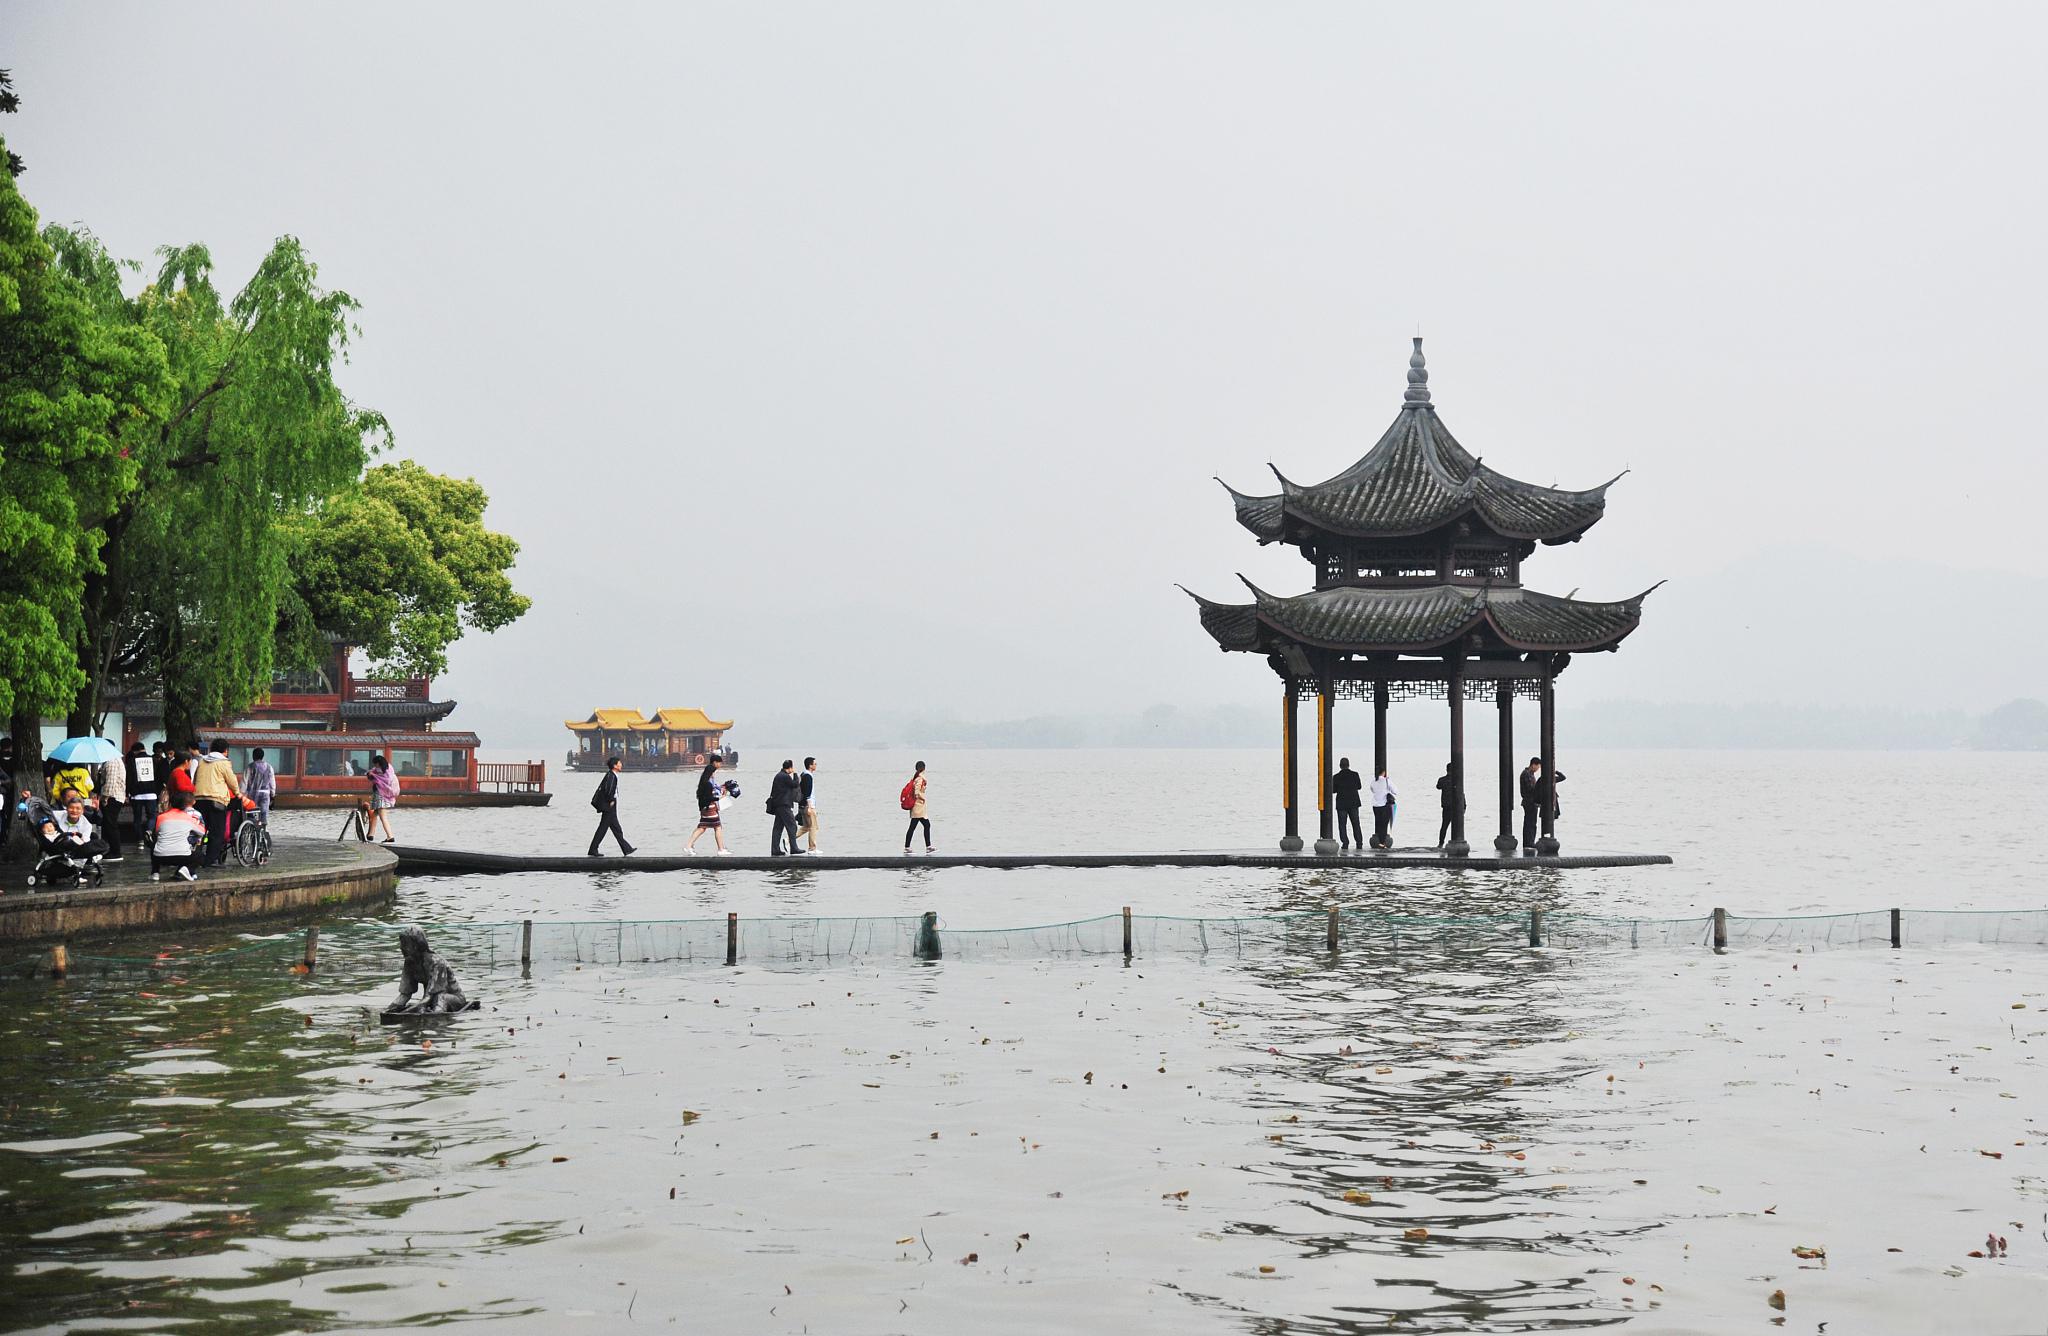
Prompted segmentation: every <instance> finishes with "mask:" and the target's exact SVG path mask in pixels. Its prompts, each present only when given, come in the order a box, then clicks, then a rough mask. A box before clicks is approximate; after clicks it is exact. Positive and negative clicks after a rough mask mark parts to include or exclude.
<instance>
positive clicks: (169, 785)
mask: <svg viewBox="0 0 2048 1336" xmlns="http://www.w3.org/2000/svg"><path fill="white" fill-rule="evenodd" d="M198 764H199V744H198V743H196V742H188V743H186V744H185V754H184V755H183V756H182V757H180V758H179V760H178V763H177V764H176V765H174V766H172V767H171V773H170V774H168V775H166V776H164V792H165V794H167V795H168V794H174V793H175V794H183V795H184V797H185V805H186V806H187V807H190V806H191V805H192V770H193V768H194V767H195V766H197V765H198Z"/></svg>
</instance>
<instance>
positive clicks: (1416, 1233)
mask: <svg viewBox="0 0 2048 1336" xmlns="http://www.w3.org/2000/svg"><path fill="white" fill-rule="evenodd" d="M1401 1237H1402V1238H1404V1239H1426V1238H1428V1237H1429V1231H1428V1230H1426V1229H1424V1228H1423V1227H1422V1226H1421V1225H1417V1226H1416V1227H1415V1228H1413V1229H1404V1230H1402V1231H1401Z"/></svg>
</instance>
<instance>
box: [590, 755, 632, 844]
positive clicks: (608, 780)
mask: <svg viewBox="0 0 2048 1336" xmlns="http://www.w3.org/2000/svg"><path fill="white" fill-rule="evenodd" d="M619 764H620V762H619V758H618V757H616V756H614V757H612V758H611V759H610V760H608V761H606V762H605V763H604V778H603V779H600V780H599V781H597V791H596V792H595V793H592V794H591V795H590V805H591V806H592V807H595V808H596V809H597V833H596V834H595V835H592V836H591V837H590V850H589V852H590V856H591V857H592V858H597V857H599V856H600V855H599V854H598V852H597V851H598V846H600V845H602V844H603V843H604V837H605V832H606V831H610V832H611V836H612V838H613V839H615V840H617V841H618V842H619V852H620V853H622V854H630V853H632V852H633V846H632V845H630V844H628V843H626V832H625V831H623V830H621V829H619Z"/></svg>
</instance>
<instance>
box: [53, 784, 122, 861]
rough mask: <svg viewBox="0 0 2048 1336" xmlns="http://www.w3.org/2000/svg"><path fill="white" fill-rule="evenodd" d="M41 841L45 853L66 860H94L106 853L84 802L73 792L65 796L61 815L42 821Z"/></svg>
mask: <svg viewBox="0 0 2048 1336" xmlns="http://www.w3.org/2000/svg"><path fill="white" fill-rule="evenodd" d="M43 841H44V847H45V849H46V851H47V852H49V853H53V854H63V855H64V856H65V857H67V858H97V857H100V856H101V855H104V854H105V853H106V852H107V842H106V841H105V840H102V839H101V838H100V837H99V835H98V833H97V832H96V831H95V830H94V829H93V820H92V817H91V816H90V815H88V814H87V813H86V810H85V799H83V798H81V797H79V796H78V794H77V793H75V792H73V793H69V794H67V795H66V797H65V802H64V810H63V811H61V812H52V813H50V814H49V815H48V816H46V817H44V818H43Z"/></svg>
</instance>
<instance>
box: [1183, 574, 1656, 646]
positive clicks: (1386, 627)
mask: <svg viewBox="0 0 2048 1336" xmlns="http://www.w3.org/2000/svg"><path fill="white" fill-rule="evenodd" d="M1246 587H1247V588H1249V589H1251V591H1252V598H1253V601H1252V602H1250V603H1216V602H1213V601H1211V600H1209V599H1205V598H1203V597H1201V596H1200V595H1198V594H1192V593H1191V594H1190V597H1192V598H1194V600H1195V602H1196V604H1197V605H1198V606H1199V608H1200V612H1201V619H1202V628H1203V629H1204V630H1206V631H1207V632H1208V633H1209V634H1210V636H1211V637H1213V638H1214V639H1215V641H1216V643H1217V644H1218V645H1220V646H1222V647H1223V648H1224V649H1227V650H1250V651H1255V652H1265V651H1271V650H1273V649H1276V648H1278V647H1279V646H1280V645H1281V644H1283V643H1285V642H1288V641H1292V642H1295V643H1298V644H1303V645H1311V646H1315V647H1318V648H1322V649H1333V650H1339V651H1344V652H1349V653H1354V654H1363V653H1370V652H1393V651H1407V652H1419V651H1427V650H1432V649H1437V648H1440V647H1443V646H1446V645H1449V644H1452V643H1453V642H1455V641H1457V640H1458V639H1460V638H1461V637H1463V636H1465V635H1467V634H1469V633H1470V632H1472V631H1474V630H1476V629H1478V628H1479V627H1481V626H1487V627H1490V628H1491V629H1492V631H1493V633H1494V634H1495V635H1496V636H1498V637H1499V638H1500V640H1501V641H1502V643H1504V644H1506V645H1507V646H1509V647H1510V648H1512V649H1518V650H1523V651H1553V652H1578V651H1586V650H1599V649H1609V648H1612V647H1613V646H1614V645H1617V644H1619V643H1620V642H1621V641H1622V639H1623V638H1624V637H1626V636H1627V635H1628V634H1629V632H1631V631H1633V630H1635V629H1636V626H1637V625H1638V624H1639V623H1640V622H1641V620H1642V609H1643V600H1644V599H1645V598H1647V597H1648V596H1649V594H1650V592H1651V591H1650V590H1644V591H1643V592H1642V593H1640V594H1637V595H1636V596H1635V597H1634V598H1628V599H1622V600H1619V601H1617V602H1612V603H1594V602H1588V601H1585V600H1582V599H1575V598H1559V597H1557V596H1555V595H1552V594H1539V593H1537V592H1536V591H1534V590H1532V589H1521V588H1516V587H1509V588H1499V589H1488V588H1484V587H1478V586H1464V585H1449V584H1440V585H1427V586H1422V587H1418V588H1407V589H1361V588H1353V587H1349V586H1345V587H1340V588H1334V589H1319V590H1316V591H1314V592H1313V593H1307V594H1298V595H1296V596H1294V597H1292V598H1284V597H1280V596H1278V595H1274V594H1268V593H1266V592H1265V591H1264V590H1262V589H1259V588H1257V587H1256V586H1253V585H1251V584H1250V582H1249V581H1247V582H1246Z"/></svg>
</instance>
